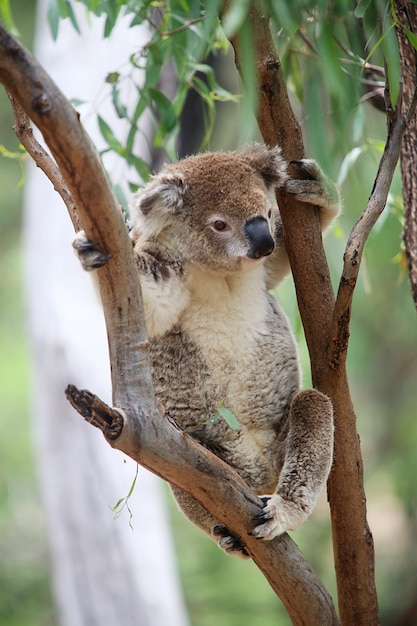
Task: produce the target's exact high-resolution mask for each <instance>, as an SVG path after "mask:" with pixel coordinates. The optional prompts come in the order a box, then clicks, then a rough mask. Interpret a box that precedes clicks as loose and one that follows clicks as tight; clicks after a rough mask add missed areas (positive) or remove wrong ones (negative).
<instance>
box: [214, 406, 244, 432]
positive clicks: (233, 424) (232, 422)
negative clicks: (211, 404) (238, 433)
mask: <svg viewBox="0 0 417 626" xmlns="http://www.w3.org/2000/svg"><path fill="white" fill-rule="evenodd" d="M216 410H217V413H219V415H220V416H221V417H222V418H223V419H224V420H225V421H226V422H227V423H228V425H229V426H230V428H232V429H233V430H237V429H238V428H239V422H238V421H237V419H236V417H235V416H234V415H233V413H232V412H231V411H229V409H226V407H224V406H219V407H216Z"/></svg>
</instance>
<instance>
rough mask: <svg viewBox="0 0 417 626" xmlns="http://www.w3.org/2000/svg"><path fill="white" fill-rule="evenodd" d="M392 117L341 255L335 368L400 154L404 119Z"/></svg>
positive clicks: (331, 350)
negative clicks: (364, 200) (371, 180)
mask: <svg viewBox="0 0 417 626" xmlns="http://www.w3.org/2000/svg"><path fill="white" fill-rule="evenodd" d="M392 118H393V119H392V122H391V123H390V124H389V129H388V136H387V141H386V144H385V148H384V153H383V155H382V157H381V161H380V163H379V167H378V172H377V175H376V179H375V183H374V186H373V189H372V193H371V196H370V198H369V200H368V203H367V205H366V207H365V209H364V210H363V212H362V213H361V215H360V217H359V219H358V221H357V222H356V224H355V225H354V227H353V229H352V232H351V234H350V236H349V239H348V242H347V245H346V250H345V254H344V257H343V258H344V266H343V272H342V276H341V278H340V283H339V290H338V294H337V299H336V303H335V307H334V313H333V322H332V328H331V333H330V337H331V341H330V345H329V363H330V365H331V367H333V368H335V369H337V368H339V367H340V366H341V363H342V362H343V363H344V362H345V361H346V356H347V348H348V340H349V321H350V310H351V304H352V298H353V291H354V289H355V285H356V280H357V277H358V274H359V268H360V264H361V260H362V253H363V250H364V247H365V244H366V241H367V239H368V236H369V234H370V232H371V230H372V228H373V227H374V225H375V223H376V221H377V219H378V217H379V216H380V215H381V213H382V211H383V210H384V208H385V205H386V201H387V197H388V192H389V190H390V187H391V183H392V178H393V176H394V172H395V168H396V166H397V163H398V159H399V156H400V150H401V143H402V138H403V134H404V130H405V128H406V120H405V119H404V118H403V117H402V116H400V115H399V114H398V112H393V113H392Z"/></svg>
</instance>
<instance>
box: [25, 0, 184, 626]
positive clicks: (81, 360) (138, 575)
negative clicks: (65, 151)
mask: <svg viewBox="0 0 417 626" xmlns="http://www.w3.org/2000/svg"><path fill="white" fill-rule="evenodd" d="M46 6H47V0H42V1H40V2H38V23H37V33H36V38H35V54H36V56H37V57H38V59H39V60H40V62H41V63H42V64H43V65H44V66H45V68H46V69H47V71H48V72H50V73H51V74H52V76H53V78H54V79H55V81H56V82H57V84H58V85H59V86H60V88H61V89H62V90H63V91H64V93H65V94H66V95H67V97H70V98H83V99H85V100H94V99H96V102H97V109H99V110H100V113H101V114H102V115H103V117H105V119H106V120H108V121H110V123H111V124H112V123H113V122H112V121H111V116H110V113H109V111H110V108H111V107H110V106H107V105H106V104H105V102H102V98H101V96H102V95H103V94H104V93H105V91H104V90H103V84H104V78H105V76H106V74H107V73H108V72H109V71H113V70H116V69H119V66H120V64H121V62H123V61H125V60H126V59H127V58H128V56H129V54H130V53H132V52H133V51H134V50H137V48H138V47H139V45H140V41H141V39H140V38H141V37H143V36H144V32H143V30H141V29H140V28H135V29H128V28H127V22H126V21H125V22H124V24H123V26H122V27H119V28H118V29H117V31H116V32H115V33H114V34H113V36H112V38H111V39H110V40H105V41H103V40H102V32H103V22H102V21H99V20H97V19H92V20H91V26H86V25H85V20H84V28H83V33H82V36H81V37H80V36H79V35H78V34H77V33H76V32H75V30H74V29H73V28H72V26H71V25H70V24H69V22H68V20H66V22H64V23H62V24H61V25H60V32H59V37H58V41H57V42H56V43H54V42H53V41H52V39H51V36H50V32H49V28H48V26H47V22H46ZM77 15H81V16H83V13H82V11H81V12H80V11H77ZM81 21H83V20H81ZM103 110H104V113H103ZM81 111H83V109H81ZM82 119H83V118H82ZM83 121H84V122H85V124H86V126H87V128H88V130H89V132H90V134H91V135H92V137H93V140H94V141H96V142H97V144H100V137H99V135H98V132H97V130H96V125H95V116H94V115H90V116H87V119H83ZM142 154H143V153H142ZM145 157H146V155H145ZM106 166H107V168H108V169H109V170H110V171H113V170H112V169H111V168H117V167H119V168H121V165H120V164H117V163H114V164H111V163H110V161H109V160H107V161H106ZM72 237H73V231H72V226H71V224H70V221H69V218H68V216H67V214H66V209H65V207H64V205H63V204H62V201H61V199H60V197H59V196H58V194H57V193H56V192H55V191H54V190H53V189H52V186H51V183H50V182H49V181H48V180H47V179H46V177H45V176H44V175H43V174H42V173H41V172H40V171H39V170H36V168H35V167H33V166H32V167H29V168H28V176H27V187H26V198H25V251H26V261H25V271H26V282H27V294H28V309H29V328H30V337H31V342H32V354H33V362H34V368H33V369H34V377H33V391H34V402H33V412H34V415H35V419H36V422H35V431H36V443H37V445H38V455H37V456H38V459H39V467H40V472H39V473H40V479H41V490H42V495H43V501H44V504H45V512H46V517H47V524H48V538H49V541H50V552H51V561H52V573H53V585H54V591H55V597H56V603H57V612H58V616H59V621H60V624H61V625H62V626H95V625H100V626H133V625H135V626H137V625H138V624H140V625H141V626H162V625H165V624H166V625H167V626H168V625H169V626H184V625H185V624H187V617H186V613H185V610H184V605H183V599H182V594H181V590H180V588H179V583H178V577H177V571H176V565H175V557H174V554H173V548H172V544H171V538H170V531H169V526H168V522H167V514H166V511H165V507H164V502H163V500H162V494H161V491H160V484H159V482H158V481H157V479H156V478H155V477H154V476H153V475H151V474H149V473H148V472H146V470H144V469H142V468H139V475H138V479H137V483H136V488H135V491H134V494H133V496H132V498H131V501H130V508H131V510H132V512H133V519H132V525H133V531H132V530H131V528H130V527H129V516H128V514H127V512H124V513H123V514H122V516H121V518H120V519H118V520H114V519H113V513H112V511H111V510H110V507H111V506H113V505H114V504H115V503H116V502H117V501H118V500H119V498H121V497H123V496H125V495H127V493H128V491H129V489H130V486H131V484H132V481H133V479H134V476H135V471H136V466H135V464H134V463H133V462H132V461H131V460H130V459H128V458H124V457H123V455H121V454H120V453H119V452H117V451H114V450H112V449H111V448H110V446H109V445H108V444H107V443H106V442H105V441H104V439H103V438H102V435H101V434H100V433H99V431H96V430H95V429H93V428H91V426H90V425H88V424H86V423H84V422H83V421H82V419H81V418H80V416H79V415H78V414H77V413H76V412H75V411H74V410H73V409H72V408H71V406H70V405H69V403H68V402H67V401H66V399H65V396H64V390H65V387H66V385H67V384H68V383H74V384H75V385H77V387H81V388H87V389H91V390H92V391H94V392H95V393H97V394H98V395H99V396H100V397H101V398H103V399H105V400H106V401H107V402H109V403H110V404H111V390H110V375H109V363H108V355H107V341H106V330H105V326H104V321H103V316H102V312H101V307H100V305H99V302H98V300H97V297H96V294H95V293H94V290H93V288H92V283H91V279H90V277H89V276H87V275H86V274H84V273H83V272H82V270H81V269H80V266H79V264H78V262H77V260H76V259H75V257H74V255H73V253H72V250H71V239H72Z"/></svg>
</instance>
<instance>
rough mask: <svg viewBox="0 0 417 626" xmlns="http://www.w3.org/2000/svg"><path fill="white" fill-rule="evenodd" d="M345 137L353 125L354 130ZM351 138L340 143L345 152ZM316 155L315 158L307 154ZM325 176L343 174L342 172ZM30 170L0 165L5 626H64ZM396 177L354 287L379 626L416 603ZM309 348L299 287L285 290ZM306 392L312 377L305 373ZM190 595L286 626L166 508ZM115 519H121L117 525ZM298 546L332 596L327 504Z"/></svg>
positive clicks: (243, 573)
mask: <svg viewBox="0 0 417 626" xmlns="http://www.w3.org/2000/svg"><path fill="white" fill-rule="evenodd" d="M35 4H36V3H35V1H34V0H13V2H12V8H13V14H14V18H15V21H16V24H17V26H18V28H19V31H20V34H21V37H22V40H23V42H24V43H25V44H26V45H27V46H30V45H31V41H32V35H33V26H34V10H35ZM110 70H112V68H109V71H110ZM365 115H366V116H367V119H366V121H365V127H366V129H367V133H369V136H372V137H373V138H374V140H375V142H376V141H383V139H384V136H385V121H384V117H383V116H382V114H380V113H378V112H376V111H375V110H373V109H371V108H370V107H369V109H366V110H365ZM12 124H13V120H12V116H11V110H10V105H9V102H8V99H7V97H6V95H5V94H4V93H3V92H0V144H1V146H2V150H3V151H4V150H7V151H9V152H11V153H18V142H17V140H16V138H15V137H14V134H13V131H12V128H11V127H12ZM349 132H350V131H349V130H346V133H347V135H349ZM349 140H350V137H349V136H346V141H347V144H348V143H349ZM312 156H316V157H317V158H319V160H320V155H315V154H313V155H312ZM378 159H379V152H378V144H377V143H375V146H374V149H372V148H369V149H367V150H365V151H364V153H363V155H362V156H361V157H360V158H359V159H358V161H357V163H356V164H355V166H354V167H353V168H352V169H351V170H350V172H349V176H348V178H347V179H346V180H345V181H344V183H343V185H342V194H343V197H344V213H343V215H342V217H341V218H340V220H339V222H338V226H337V227H336V228H335V229H334V230H333V231H332V232H331V233H330V234H329V235H328V236H327V238H326V249H327V251H328V256H329V262H330V265H331V272H332V277H333V279H334V285H335V288H336V287H337V280H338V276H339V274H340V269H341V264H342V255H343V249H344V244H345V241H346V237H347V234H348V233H349V230H350V228H351V227H352V225H353V223H354V221H355V220H356V218H357V217H358V216H359V214H360V211H361V210H362V208H363V206H364V205H365V203H366V200H367V198H368V196H369V193H370V191H371V188H372V184H373V180H374V176H375V173H376V169H377V165H378ZM339 165H340V163H334V165H333V167H334V171H333V172H331V175H332V176H333V177H334V178H335V179H336V178H337V175H338V166H339ZM22 190H23V188H22V164H21V161H20V160H19V159H17V158H1V160H0V337H1V341H0V346H1V350H0V406H1V419H0V626H3V625H4V626H29V625H30V626H37V625H39V626H41V625H42V626H52V625H55V624H56V618H55V615H54V608H53V602H52V597H51V590H50V580H49V572H48V552H47V542H46V530H45V520H44V515H43V511H42V504H41V502H40V498H39V493H38V488H37V479H36V466H35V462H34V453H33V451H32V441H31V437H32V435H31V433H32V426H31V420H30V410H29V387H30V374H29V372H28V364H27V357H28V354H27V345H26V336H25V304H24V297H23V293H22V276H21V237H20V232H21V206H22ZM399 196H400V187H399V180H398V179H396V180H395V183H394V186H393V189H392V197H391V201H390V206H389V208H388V210H387V211H386V212H385V214H384V216H383V218H382V219H381V221H380V222H379V224H378V225H377V227H376V228H375V229H374V231H373V233H372V234H371V237H370V240H369V243H368V245H367V248H366V254H365V259H364V264H363V267H362V269H361V275H360V280H359V283H358V286H357V289H356V293H355V299H354V307H353V316H352V326H351V343H350V351H349V362H348V366H349V373H350V381H351V386H352V394H353V399H354V404H355V408H356V411H357V415H358V429H359V433H360V437H361V441H362V446H363V454H364V461H365V475H366V489H367V498H368V510H369V522H370V526H371V529H372V531H373V533H374V539H375V547H376V572H377V585H378V590H379V600H380V605H381V617H382V622H383V623H384V624H387V625H390V624H396V623H398V622H399V620H400V617H401V615H402V614H403V612H404V611H405V609H406V608H407V607H408V606H409V605H410V604H412V602H413V600H414V599H415V597H416V596H417V550H416V549H415V546H416V543H417V515H416V511H417V490H416V487H415V477H416V476H417V384H416V382H417V350H416V347H417V325H416V317H415V310H414V306H413V303H412V299H411V296H410V293H409V285H408V280H407V275H406V273H405V271H404V269H403V263H402V261H403V257H402V251H401V231H402V224H401V213H402V209H401V200H400V198H399ZM278 297H279V298H280V300H281V301H282V303H283V305H284V308H285V309H286V311H287V313H288V315H289V316H290V318H291V320H292V322H293V325H294V328H295V329H296V332H297V336H298V338H299V341H300V351H301V357H302V360H303V365H304V370H305V372H307V371H308V366H307V353H306V348H305V345H304V342H303V338H302V332H301V329H300V321H299V318H298V314H297V311H296V304H295V298H294V292H293V287H292V283H291V281H287V282H286V283H285V284H284V285H283V286H282V287H280V289H279V291H278ZM305 378H306V380H305V383H306V384H308V375H307V374H306V376H305ZM171 514H172V519H173V527H174V531H175V541H176V545H177V547H178V554H179V562H180V571H181V576H182V580H183V586H184V593H185V596H186V600H187V605H188V608H189V612H190V619H191V622H192V624H193V626H211V625H212V624H214V623H216V624H217V625H218V626H239V625H242V624H256V625H257V626H270V625H271V626H272V624H278V623H282V624H288V623H289V622H288V618H287V617H286V616H285V611H284V610H283V609H282V607H281V604H280V602H279V600H278V599H277V598H276V597H275V596H274V594H273V593H272V591H271V590H270V589H269V586H268V584H267V583H266V582H265V581H264V579H263V578H262V576H261V575H260V574H259V572H258V571H257V570H256V568H255V566H254V565H253V564H252V563H246V562H245V563H243V562H241V561H240V560H238V559H231V558H226V557H225V556H224V555H223V554H222V553H221V552H220V551H219V550H218V549H217V547H216V546H215V545H214V543H212V542H210V541H208V540H207V539H206V538H205V537H203V536H202V535H201V534H200V533H199V531H197V530H196V529H194V528H193V527H192V526H191V525H190V524H189V523H188V522H187V521H186V520H185V519H184V518H183V517H182V516H181V515H180V514H179V513H178V512H177V510H176V508H175V506H171ZM115 523H117V522H115ZM292 535H293V538H294V539H295V541H296V542H297V543H298V544H299V545H300V547H301V549H302V550H303V551H304V552H305V554H306V556H307V558H308V559H309V560H310V561H311V562H312V564H313V566H314V568H315V569H316V571H317V573H318V574H319V575H320V576H321V578H322V579H323V581H324V583H325V584H326V586H327V587H328V589H329V590H330V592H331V594H332V595H333V597H335V595H336V594H335V583H334V578H333V566H332V554H331V538H330V535H329V520H328V512H327V508H326V504H325V497H323V498H322V502H321V503H320V505H319V507H318V509H317V511H316V512H315V514H314V515H313V517H312V519H311V521H310V522H309V523H308V524H306V525H305V526H304V527H303V528H302V529H301V530H300V531H297V532H296V533H293V534H292Z"/></svg>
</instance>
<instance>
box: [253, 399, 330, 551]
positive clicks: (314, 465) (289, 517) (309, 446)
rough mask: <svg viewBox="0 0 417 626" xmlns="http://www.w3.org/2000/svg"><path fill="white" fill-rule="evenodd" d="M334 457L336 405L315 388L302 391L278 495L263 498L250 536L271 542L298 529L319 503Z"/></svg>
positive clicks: (292, 408)
mask: <svg viewBox="0 0 417 626" xmlns="http://www.w3.org/2000/svg"><path fill="white" fill-rule="evenodd" d="M332 458H333V408H332V404H331V402H330V400H329V398H328V397H327V396H325V395H324V394H322V393H320V392H319V391H317V390H315V389H305V390H303V391H299V392H298V393H297V394H295V396H294V398H293V400H292V402H291V405H290V412H289V429H288V434H287V437H286V451H285V459H284V465H283V467H282V470H281V474H280V477H279V481H278V485H277V490H276V493H274V494H273V495H266V496H260V497H261V500H262V501H263V503H264V508H263V510H262V511H261V512H260V513H259V514H258V515H257V516H256V517H255V519H254V522H255V528H254V529H253V530H252V531H251V532H250V533H249V534H250V535H252V536H253V537H256V538H258V539H265V540H270V539H274V537H277V536H278V535H281V534H282V533H283V532H285V531H287V530H295V529H296V528H298V527H299V526H300V525H301V524H302V523H303V522H304V521H305V520H306V519H307V518H308V516H309V515H310V513H311V512H312V511H313V509H314V507H315V505H316V503H317V500H318V497H319V495H320V493H321V491H322V489H323V487H324V485H325V484H326V481H327V478H328V475H329V472H330V468H331V465H332Z"/></svg>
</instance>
